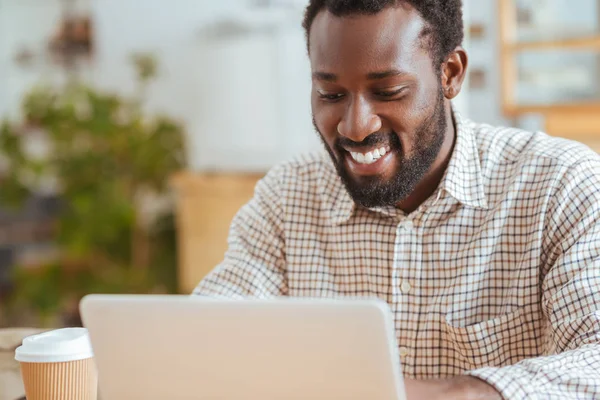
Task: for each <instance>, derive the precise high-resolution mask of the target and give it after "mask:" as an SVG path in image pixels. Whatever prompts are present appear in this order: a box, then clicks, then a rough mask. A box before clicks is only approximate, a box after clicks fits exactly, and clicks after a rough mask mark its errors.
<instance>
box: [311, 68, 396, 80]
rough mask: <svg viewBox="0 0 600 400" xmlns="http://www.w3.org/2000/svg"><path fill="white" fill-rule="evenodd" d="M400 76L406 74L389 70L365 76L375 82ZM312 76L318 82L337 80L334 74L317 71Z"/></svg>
mask: <svg viewBox="0 0 600 400" xmlns="http://www.w3.org/2000/svg"><path fill="white" fill-rule="evenodd" d="M400 75H406V74H405V73H404V72H402V71H399V70H397V69H390V70H388V71H381V72H370V73H368V74H367V79H368V80H370V81H375V80H379V79H385V78H389V77H392V76H400ZM312 76H313V78H314V79H317V80H320V81H326V82H335V81H337V78H338V77H337V75H336V74H332V73H329V72H319V71H317V72H313V74H312Z"/></svg>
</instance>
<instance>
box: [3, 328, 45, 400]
mask: <svg viewBox="0 0 600 400" xmlns="http://www.w3.org/2000/svg"><path fill="white" fill-rule="evenodd" d="M39 332H41V331H40V330H39V329H29V328H25V329H20V328H19V329H16V328H11V329H0V400H17V399H20V398H22V397H24V396H25V390H24V389H23V382H22V381H21V371H20V369H19V363H18V362H17V361H15V351H14V350H15V348H16V347H17V346H18V345H20V344H21V342H22V340H23V338H24V337H25V336H29V335H34V334H36V333H39Z"/></svg>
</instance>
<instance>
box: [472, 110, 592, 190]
mask: <svg viewBox="0 0 600 400" xmlns="http://www.w3.org/2000/svg"><path fill="white" fill-rule="evenodd" d="M468 123H469V124H471V127H472V130H473V132H474V136H475V140H476V142H477V147H478V149H479V153H480V159H481V162H482V167H483V168H484V169H487V170H488V171H489V172H492V173H493V172H494V170H495V169H498V170H506V169H507V168H509V169H512V170H514V171H521V172H523V171H529V172H531V173H539V174H540V175H544V176H549V175H551V176H554V177H555V178H558V179H560V177H567V176H569V175H571V176H572V175H573V174H581V173H583V172H585V171H584V170H585V169H589V170H590V172H591V171H594V173H595V174H596V176H597V177H598V176H600V175H598V173H600V156H599V155H598V153H596V152H595V151H593V150H592V149H590V148H589V147H588V146H586V145H584V144H582V143H579V142H576V141H574V140H569V139H564V138H559V137H553V136H550V135H548V134H546V133H544V132H531V131H526V130H523V129H518V128H509V127H495V126H491V125H487V124H478V123H474V122H472V121H468ZM511 167H516V168H511ZM585 175H589V174H588V173H585Z"/></svg>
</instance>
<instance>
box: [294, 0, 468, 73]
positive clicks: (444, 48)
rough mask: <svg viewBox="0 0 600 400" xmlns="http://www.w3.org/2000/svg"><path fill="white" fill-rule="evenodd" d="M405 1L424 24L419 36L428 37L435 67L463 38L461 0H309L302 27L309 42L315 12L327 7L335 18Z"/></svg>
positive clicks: (379, 8)
mask: <svg viewBox="0 0 600 400" xmlns="http://www.w3.org/2000/svg"><path fill="white" fill-rule="evenodd" d="M400 3H406V4H409V5H411V6H412V7H414V9H415V10H417V12H419V13H420V14H421V17H422V18H423V19H424V20H425V23H426V24H427V26H426V28H425V29H424V31H423V32H422V33H421V37H428V41H427V42H428V44H429V49H430V51H431V55H432V58H433V61H434V63H436V64H437V65H438V66H439V65H440V64H441V63H442V62H443V61H444V59H445V58H446V56H448V54H450V53H451V52H452V51H453V50H454V49H455V48H456V47H457V46H460V45H461V44H462V41H463V35H464V34H463V15H462V0H310V2H309V4H308V6H307V7H306V11H305V13H304V22H303V23H302V26H303V27H304V30H305V32H306V43H307V46H310V43H309V32H310V27H311V25H312V23H313V21H314V19H315V17H316V16H317V14H318V13H319V12H320V11H321V10H323V9H326V10H327V11H329V12H330V13H332V14H333V15H335V16H337V17H343V16H346V15H353V14H359V15H360V14H365V15H372V14H377V13H378V12H380V11H382V10H383V9H385V8H387V7H393V6H398V5H399V4H400Z"/></svg>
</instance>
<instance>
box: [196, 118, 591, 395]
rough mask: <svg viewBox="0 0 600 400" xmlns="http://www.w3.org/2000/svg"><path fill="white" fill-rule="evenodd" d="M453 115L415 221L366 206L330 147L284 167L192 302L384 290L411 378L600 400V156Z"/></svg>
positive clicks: (239, 222) (238, 222)
mask: <svg viewBox="0 0 600 400" xmlns="http://www.w3.org/2000/svg"><path fill="white" fill-rule="evenodd" d="M454 117H455V125H456V128H457V129H456V131H457V135H456V136H457V138H456V143H455V147H454V150H453V155H452V158H451V160H450V163H449V166H448V168H447V170H446V173H445V175H444V177H443V179H442V181H441V183H440V185H439V187H438V189H437V191H436V192H435V193H434V195H432V196H431V197H430V198H429V199H428V200H427V201H425V202H424V203H423V204H422V206H421V207H420V208H418V209H417V210H416V211H414V212H412V213H410V214H409V215H406V214H404V213H403V212H402V211H400V210H398V209H396V208H394V207H384V208H376V209H364V208H361V207H359V206H356V205H355V204H354V203H353V201H352V200H351V198H350V197H349V195H348V193H347V192H346V190H345V188H344V186H343V185H342V183H341V182H340V180H339V178H338V175H337V173H336V171H335V169H334V167H333V164H332V163H331V161H330V160H329V158H328V155H327V154H326V153H324V152H323V153H319V154H314V155H311V156H305V157H302V158H299V159H297V160H295V161H293V162H290V163H287V164H285V165H281V166H278V167H275V168H273V169H272V170H271V171H270V172H269V173H268V174H267V176H266V177H265V178H264V179H262V180H261V181H260V182H259V184H258V185H257V187H256V192H255V196H254V198H253V199H252V200H251V201H250V202H249V203H248V204H247V205H246V206H244V207H243V208H242V209H241V210H240V211H239V213H238V214H237V216H236V217H235V219H234V221H233V223H232V226H231V231H230V237H229V250H228V251H227V253H226V255H225V259H224V261H223V262H222V263H221V264H220V265H219V266H217V268H216V269H215V270H214V271H213V272H212V273H210V274H209V275H208V276H207V277H206V278H205V279H204V280H203V281H202V282H201V283H200V284H199V285H198V287H197V288H196V289H195V291H194V293H195V294H201V295H208V296H227V297H234V298H241V297H246V296H253V297H269V296H297V297H305V296H307V297H337V296H351V297H356V296H367V297H372V296H376V297H378V298H381V299H383V300H385V301H387V303H388V304H389V305H390V307H391V309H392V312H393V314H394V318H395V324H396V336H397V340H398V346H399V353H400V356H401V361H402V368H403V372H404V375H405V376H407V377H414V378H437V377H447V376H452V375H457V374H469V375H473V376H476V377H479V378H481V379H483V380H485V381H487V382H488V383H490V384H491V385H493V386H495V387H496V388H497V389H498V390H499V391H500V392H501V393H502V395H503V396H504V397H505V398H506V399H584V398H590V399H591V398H595V399H600V372H599V371H600V157H599V156H598V155H597V154H596V153H594V152H592V151H591V150H590V149H588V148H587V147H585V146H583V145H581V144H578V143H575V142H571V141H568V140H564V139H559V138H552V137H549V136H547V135H545V134H543V133H531V132H525V131H522V130H518V129H513V128H495V127H492V126H489V125H482V124H476V123H473V122H471V121H468V120H466V119H463V118H462V117H461V116H460V115H459V114H458V113H455V114H454Z"/></svg>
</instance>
